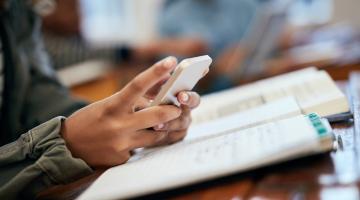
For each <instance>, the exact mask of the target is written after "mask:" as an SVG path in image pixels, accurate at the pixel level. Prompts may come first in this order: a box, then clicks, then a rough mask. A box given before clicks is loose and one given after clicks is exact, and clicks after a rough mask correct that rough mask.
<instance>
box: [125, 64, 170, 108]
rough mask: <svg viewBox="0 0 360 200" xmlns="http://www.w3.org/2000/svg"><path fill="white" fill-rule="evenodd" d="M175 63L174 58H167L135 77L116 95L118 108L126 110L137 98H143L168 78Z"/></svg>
mask: <svg viewBox="0 0 360 200" xmlns="http://www.w3.org/2000/svg"><path fill="white" fill-rule="evenodd" d="M176 63H177V61H176V58H175V57H168V58H166V59H164V60H162V61H159V62H158V63H156V64H155V65H153V66H152V67H150V68H149V69H147V70H146V71H144V72H142V73H141V74H139V75H137V76H136V77H135V78H134V79H133V80H132V81H131V82H130V83H128V84H127V85H126V86H125V88H124V89H123V90H121V92H119V93H118V97H119V101H118V102H119V104H120V105H119V107H122V108H124V107H125V108H128V107H129V106H131V104H133V103H135V101H136V100H137V99H138V98H139V97H142V96H144V94H145V93H146V92H147V91H148V90H149V89H150V88H152V87H153V86H154V85H155V84H156V83H158V82H159V81H161V80H163V79H164V78H165V77H166V76H168V75H169V73H170V72H171V71H172V70H173V69H174V67H175V66H176Z"/></svg>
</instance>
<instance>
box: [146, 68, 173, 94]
mask: <svg viewBox="0 0 360 200" xmlns="http://www.w3.org/2000/svg"><path fill="white" fill-rule="evenodd" d="M170 76H171V75H170V74H168V75H166V76H165V77H164V79H163V80H161V81H159V82H158V83H156V84H155V86H153V87H152V88H150V89H149V90H148V91H147V92H146V94H145V97H147V98H149V99H155V97H156V95H157V94H158V93H159V92H160V89H161V86H163V85H164V84H165V83H166V81H167V80H168V79H169V78H170Z"/></svg>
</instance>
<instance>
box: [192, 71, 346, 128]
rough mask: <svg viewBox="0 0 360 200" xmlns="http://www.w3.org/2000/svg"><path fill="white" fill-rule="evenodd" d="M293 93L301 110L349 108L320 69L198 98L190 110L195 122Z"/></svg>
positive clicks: (326, 111) (323, 111) (326, 112)
mask: <svg viewBox="0 0 360 200" xmlns="http://www.w3.org/2000/svg"><path fill="white" fill-rule="evenodd" d="M287 96H293V97H294V98H295V99H296V102H297V103H298V105H299V106H300V108H301V110H302V113H304V114H308V113H312V112H316V113H318V114H319V115H321V116H327V115H331V114H337V113H341V112H347V111H349V106H348V103H347V100H346V98H345V96H344V94H343V93H342V92H341V91H340V89H339V88H337V86H336V85H335V83H334V82H333V80H332V79H331V78H330V76H329V75H328V74H327V73H326V72H324V71H318V72H314V71H312V70H309V71H306V73H305V72H303V71H300V72H299V74H297V73H296V72H293V73H291V74H289V75H287V76H286V75H281V76H279V77H274V78H270V79H265V80H262V81H257V82H255V83H252V84H249V85H245V86H241V87H239V88H235V89H231V90H229V91H225V92H220V93H215V94H212V95H209V96H205V97H203V98H202V102H201V104H200V106H199V108H197V109H195V110H194V111H193V113H192V116H193V123H194V124H199V123H204V122H207V121H211V120H214V119H217V118H221V117H224V116H226V115H230V114H233V113H237V112H242V111H245V110H248V109H251V108H254V107H257V106H260V105H264V104H266V103H268V102H272V101H274V100H278V99H280V98H283V97H287Z"/></svg>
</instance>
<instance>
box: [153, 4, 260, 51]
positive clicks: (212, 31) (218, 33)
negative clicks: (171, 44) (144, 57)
mask: <svg viewBox="0 0 360 200" xmlns="http://www.w3.org/2000/svg"><path fill="white" fill-rule="evenodd" d="M257 5H258V2H257V1H256V0H255V1H254V0H167V1H166V2H165V4H164V7H163V9H162V13H161V14H160V17H159V29H160V34H161V36H162V37H164V38H178V37H189V38H199V39H201V40H204V41H205V42H206V44H208V46H209V54H210V55H211V56H212V57H217V56H218V55H220V54H221V53H222V52H223V51H225V49H226V48H229V47H230V46H233V44H234V43H238V42H239V41H240V40H241V39H242V38H243V37H244V36H245V34H246V31H247V30H248V28H249V26H250V24H251V21H252V19H253V17H254V15H255V11H256V8H257ZM185 13H186V14H185Z"/></svg>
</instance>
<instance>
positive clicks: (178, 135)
mask: <svg viewBox="0 0 360 200" xmlns="http://www.w3.org/2000/svg"><path fill="white" fill-rule="evenodd" d="M185 136H186V131H179V132H174V133H171V134H169V136H168V143H170V144H172V143H175V142H178V141H180V140H182V139H184V138H185Z"/></svg>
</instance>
